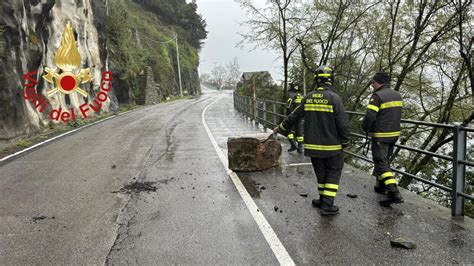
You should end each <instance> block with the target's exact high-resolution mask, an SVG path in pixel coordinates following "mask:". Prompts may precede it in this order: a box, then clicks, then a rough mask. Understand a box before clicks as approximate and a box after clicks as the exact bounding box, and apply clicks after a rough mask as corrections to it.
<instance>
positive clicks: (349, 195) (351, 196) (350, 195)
mask: <svg viewBox="0 0 474 266" xmlns="http://www.w3.org/2000/svg"><path fill="white" fill-rule="evenodd" d="M347 196H348V197H349V198H351V199H355V198H357V194H350V193H349V194H347Z"/></svg>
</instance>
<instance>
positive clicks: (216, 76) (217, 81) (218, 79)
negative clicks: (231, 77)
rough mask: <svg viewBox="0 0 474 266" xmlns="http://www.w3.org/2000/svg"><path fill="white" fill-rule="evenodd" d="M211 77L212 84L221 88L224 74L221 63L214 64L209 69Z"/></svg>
mask: <svg viewBox="0 0 474 266" xmlns="http://www.w3.org/2000/svg"><path fill="white" fill-rule="evenodd" d="M211 75H212V79H213V83H214V85H215V86H216V87H217V89H218V90H220V89H222V87H223V86H224V79H225V76H226V71H225V67H224V66H222V65H221V64H218V65H215V66H214V68H212V71H211Z"/></svg>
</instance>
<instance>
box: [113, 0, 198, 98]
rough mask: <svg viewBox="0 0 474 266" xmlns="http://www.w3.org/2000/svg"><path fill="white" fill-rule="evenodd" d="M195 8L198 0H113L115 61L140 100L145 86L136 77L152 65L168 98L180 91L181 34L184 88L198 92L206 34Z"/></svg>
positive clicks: (121, 76)
mask: <svg viewBox="0 0 474 266" xmlns="http://www.w3.org/2000/svg"><path fill="white" fill-rule="evenodd" d="M196 9H197V6H196V4H194V3H190V4H186V2H185V0H160V1H152V0H145V1H136V2H135V1H132V0H118V1H113V2H112V1H109V16H108V19H107V45H108V50H109V55H110V63H111V66H112V68H113V70H114V71H115V72H117V73H118V78H119V79H120V80H121V81H124V82H126V83H127V84H128V85H129V86H130V87H131V88H132V92H133V96H134V97H135V98H139V96H140V95H141V93H142V90H143V86H142V85H141V84H140V83H139V80H138V78H137V77H138V75H140V74H142V73H143V71H144V70H145V69H146V67H147V66H150V67H151V68H152V71H153V74H154V78H155V82H156V83H157V84H159V86H160V88H161V89H162V95H163V99H165V98H166V97H168V96H170V95H176V94H177V93H178V88H179V85H178V82H179V81H178V72H177V58H176V42H175V36H176V35H177V37H178V42H179V52H180V58H179V60H180V66H181V75H182V80H183V90H184V91H188V92H189V93H190V94H196V93H197V92H198V89H197V88H198V87H197V86H199V85H198V84H199V82H198V76H197V66H198V64H199V54H198V53H199V50H200V49H201V45H202V40H204V39H205V38H206V35H207V32H206V30H205V26H206V24H205V22H204V20H203V19H202V18H201V17H200V16H199V15H198V14H197V13H196Z"/></svg>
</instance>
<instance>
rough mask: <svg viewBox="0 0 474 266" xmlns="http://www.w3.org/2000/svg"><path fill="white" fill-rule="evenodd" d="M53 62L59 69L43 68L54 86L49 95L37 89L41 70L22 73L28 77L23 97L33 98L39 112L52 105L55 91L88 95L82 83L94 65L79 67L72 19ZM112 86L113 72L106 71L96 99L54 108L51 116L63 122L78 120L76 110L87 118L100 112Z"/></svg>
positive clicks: (85, 80) (47, 79)
mask: <svg viewBox="0 0 474 266" xmlns="http://www.w3.org/2000/svg"><path fill="white" fill-rule="evenodd" d="M54 63H55V65H56V66H57V67H58V69H56V70H53V69H51V68H49V67H45V68H44V72H45V74H44V75H43V78H44V80H46V82H48V83H50V84H52V85H53V86H54V88H53V89H52V90H49V91H48V92H47V93H46V95H47V98H46V97H45V96H44V95H42V94H39V93H38V91H37V90H36V86H37V85H38V78H37V74H38V70H34V71H31V72H29V73H27V74H24V75H23V78H24V79H25V83H24V84H23V85H24V89H23V90H22V95H23V98H24V99H25V100H26V101H29V102H31V104H32V105H33V106H34V107H35V108H36V109H37V110H38V111H39V112H40V113H42V112H43V111H44V110H46V108H47V107H48V106H50V102H49V99H50V98H51V96H52V95H53V94H55V93H58V92H59V93H63V94H72V93H76V92H77V93H79V94H80V95H82V96H83V97H88V96H89V94H88V93H87V92H86V91H85V90H83V89H82V88H80V84H84V83H87V82H89V81H91V79H92V76H91V69H90V68H85V69H81V70H79V71H77V69H78V68H79V66H80V65H81V55H80V54H79V50H78V48H77V45H76V40H75V38H74V31H73V29H72V26H71V23H70V22H69V21H68V22H67V24H66V28H65V30H64V32H63V35H62V37H61V44H60V46H59V48H58V50H57V51H56V54H55V55H54ZM111 89H112V72H110V71H104V72H103V73H102V81H101V83H100V88H99V91H98V92H97V94H96V95H95V99H93V100H92V99H91V101H88V102H86V103H83V104H81V105H79V106H78V107H74V106H69V107H68V108H69V109H65V110H63V108H62V107H61V106H60V107H59V108H58V109H51V110H50V112H49V117H50V118H51V120H53V121H62V122H63V123H67V122H71V121H75V120H76V114H79V115H80V116H81V118H82V119H86V118H87V117H88V116H89V115H91V114H93V113H98V112H100V110H101V109H102V106H103V105H104V104H106V102H107V100H108V98H109V97H108V92H109V91H110V90H111Z"/></svg>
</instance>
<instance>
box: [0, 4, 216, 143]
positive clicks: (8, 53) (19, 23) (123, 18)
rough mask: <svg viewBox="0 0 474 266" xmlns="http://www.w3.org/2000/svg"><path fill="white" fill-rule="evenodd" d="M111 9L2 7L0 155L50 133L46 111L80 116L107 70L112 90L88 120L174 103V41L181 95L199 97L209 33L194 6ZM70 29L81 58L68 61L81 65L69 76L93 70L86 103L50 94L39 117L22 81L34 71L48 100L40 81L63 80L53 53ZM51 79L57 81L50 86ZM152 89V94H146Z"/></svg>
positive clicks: (94, 6)
mask: <svg viewBox="0 0 474 266" xmlns="http://www.w3.org/2000/svg"><path fill="white" fill-rule="evenodd" d="M164 3H166V5H164ZM108 6H109V10H108V11H109V12H108V13H107V11H106V0H0V147H1V146H2V144H6V143H7V142H12V141H13V140H15V139H17V138H22V137H24V136H25V135H29V134H30V133H35V132H37V131H39V130H40V129H41V128H43V127H45V126H48V124H49V123H51V122H52V120H51V119H50V117H49V114H50V112H51V110H57V109H59V108H61V109H62V110H70V109H71V108H73V109H74V110H75V113H76V114H80V108H79V107H80V106H81V105H83V104H87V106H89V105H90V104H93V103H94V101H95V100H96V99H95V98H96V95H97V93H98V92H99V88H100V83H101V73H102V72H103V71H105V70H106V69H108V70H110V71H111V72H112V73H113V80H112V88H113V89H112V91H109V92H108V99H107V101H106V102H104V103H103V104H102V106H101V107H102V108H100V110H99V111H96V112H94V111H89V112H88V114H87V116H88V117H92V116H94V115H95V114H97V113H98V112H109V111H113V110H115V109H117V108H118V104H119V102H120V103H121V104H122V103H125V104H129V103H131V104H134V103H140V102H139V100H141V101H142V102H146V103H155V102H159V101H162V100H164V99H167V98H168V97H170V96H176V95H179V86H178V84H179V83H178V72H177V69H178V65H177V61H178V60H177V58H176V54H177V47H176V46H175V43H174V42H172V41H169V40H172V38H173V36H174V35H175V34H177V36H178V39H179V42H180V44H179V51H180V62H181V63H180V66H181V75H182V81H183V82H182V85H183V92H184V93H187V94H190V95H197V94H199V93H200V86H199V77H198V73H197V67H198V64H199V50H200V45H201V41H202V40H203V39H205V37H206V34H207V32H206V31H205V22H204V20H203V19H202V18H201V17H200V16H199V15H198V14H197V11H196V10H197V6H196V4H195V3H194V2H190V3H188V2H187V1H185V0H163V1H161V2H154V1H151V2H147V1H145V2H144V1H135V0H114V1H111V0H109V1H108ZM137 18H138V19H137ZM68 22H69V23H70V24H71V26H72V30H71V29H70V30H68V32H69V33H70V34H69V35H68V36H69V37H68V38H67V40H72V39H73V38H72V37H70V36H72V35H74V40H75V44H76V45H77V48H78V49H77V50H78V53H79V55H80V60H77V57H74V56H73V57H71V58H72V59H74V60H72V61H74V62H75V64H76V63H78V62H79V61H80V63H78V64H79V65H78V67H77V69H76V70H75V71H74V73H75V74H76V75H77V74H78V73H79V71H80V70H81V69H86V68H90V70H91V76H92V79H91V81H90V82H87V83H85V84H82V85H81V86H80V88H81V89H83V90H84V91H85V92H86V93H83V94H84V95H87V96H85V97H84V96H82V95H81V94H79V93H76V92H74V93H72V94H69V95H66V94H63V93H55V94H52V95H51V96H50V97H47V98H48V101H49V104H48V106H47V107H46V109H45V110H43V111H42V112H40V111H38V110H39V109H38V108H35V106H34V105H33V104H32V103H31V102H29V101H26V100H25V99H24V98H23V97H22V93H23V90H24V83H25V80H24V77H23V75H24V74H26V73H29V72H30V71H35V70H37V71H38V75H37V81H38V85H37V93H38V94H39V95H42V96H46V95H47V92H49V91H51V90H52V89H53V88H54V87H55V86H53V84H51V83H48V82H47V81H46V80H45V78H43V75H44V74H47V73H50V72H48V71H47V70H46V68H51V69H53V70H56V72H54V73H55V74H61V72H59V71H60V70H59V69H58V66H57V65H56V63H58V62H57V60H56V59H57V58H56V52H57V51H58V49H59V48H60V46H61V42H62V38H63V32H64V31H65V28H66V24H67V23H68ZM197 29H199V30H197ZM71 32H72V33H71ZM67 43H71V42H70V41H67ZM72 43H74V42H72ZM157 43H158V44H159V45H157ZM66 50H67V49H66ZM73 50H75V49H73ZM76 55H77V53H76ZM59 68H60V67H59ZM144 73H149V74H150V75H149V76H150V78H147V79H145V80H146V82H145V83H146V84H142V82H140V80H141V78H140V77H141V76H142V75H143V74H144ZM53 76H54V75H53ZM54 79H56V80H57V76H55V77H51V79H50V80H53V81H54ZM150 79H152V80H150ZM150 86H151V87H153V89H154V90H156V91H146V88H148V87H150ZM147 99H148V101H147ZM78 117H79V116H77V115H76V120H77V119H78ZM55 123H58V122H57V121H55Z"/></svg>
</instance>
